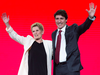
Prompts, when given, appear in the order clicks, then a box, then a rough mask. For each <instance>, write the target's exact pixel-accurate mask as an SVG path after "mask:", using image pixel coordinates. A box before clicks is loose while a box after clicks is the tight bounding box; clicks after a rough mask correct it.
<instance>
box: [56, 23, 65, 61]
mask: <svg viewBox="0 0 100 75" xmlns="http://www.w3.org/2000/svg"><path fill="white" fill-rule="evenodd" d="M65 29H66V25H65V26H64V27H63V28H62V29H61V30H62V32H61V44H60V53H59V62H65V61H66V57H67V53H66V40H65ZM59 30H60V29H58V31H57V33H56V40H55V47H56V44H57V37H58V35H59Z"/></svg>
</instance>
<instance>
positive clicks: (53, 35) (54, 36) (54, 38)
mask: <svg viewBox="0 0 100 75" xmlns="http://www.w3.org/2000/svg"><path fill="white" fill-rule="evenodd" d="M56 33H57V30H55V31H54V33H53V34H52V39H53V49H55V40H56Z"/></svg>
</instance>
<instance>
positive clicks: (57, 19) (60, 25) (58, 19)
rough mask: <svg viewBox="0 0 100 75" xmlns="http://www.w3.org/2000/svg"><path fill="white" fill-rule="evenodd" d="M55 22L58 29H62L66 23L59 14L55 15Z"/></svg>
mask: <svg viewBox="0 0 100 75" xmlns="http://www.w3.org/2000/svg"><path fill="white" fill-rule="evenodd" d="M55 22H56V25H57V27H58V29H62V28H63V27H64V26H65V25H66V22H67V20H66V19H65V17H63V16H61V15H56V17H55Z"/></svg>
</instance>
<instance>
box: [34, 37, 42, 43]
mask: <svg viewBox="0 0 100 75" xmlns="http://www.w3.org/2000/svg"><path fill="white" fill-rule="evenodd" d="M35 41H36V42H38V43H42V42H43V40H42V38H41V39H36V40H35Z"/></svg>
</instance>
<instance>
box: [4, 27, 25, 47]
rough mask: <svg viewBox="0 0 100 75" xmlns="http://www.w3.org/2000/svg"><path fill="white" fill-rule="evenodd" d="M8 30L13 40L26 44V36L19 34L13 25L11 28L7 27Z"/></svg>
mask: <svg viewBox="0 0 100 75" xmlns="http://www.w3.org/2000/svg"><path fill="white" fill-rule="evenodd" d="M6 31H7V32H8V34H9V36H10V37H11V38H12V39H13V40H15V41H17V42H18V43H20V44H22V45H24V44H25V40H26V37H24V36H20V35H18V34H17V33H16V32H15V31H14V30H13V28H12V27H10V28H9V29H7V28H6Z"/></svg>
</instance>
